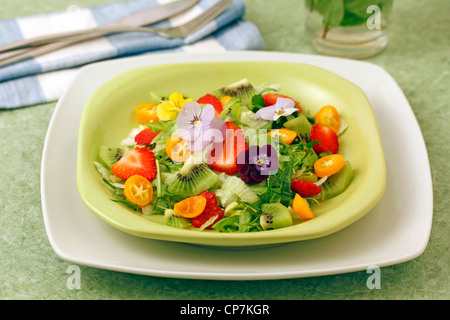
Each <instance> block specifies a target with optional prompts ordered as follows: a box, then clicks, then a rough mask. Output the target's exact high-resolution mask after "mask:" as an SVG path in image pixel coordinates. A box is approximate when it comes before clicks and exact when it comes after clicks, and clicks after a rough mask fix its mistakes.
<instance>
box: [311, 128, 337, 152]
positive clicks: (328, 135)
mask: <svg viewBox="0 0 450 320" xmlns="http://www.w3.org/2000/svg"><path fill="white" fill-rule="evenodd" d="M311 141H320V142H319V143H316V144H315V145H313V149H314V151H316V152H317V153H318V154H321V153H323V152H324V153H327V152H328V151H330V152H331V153H332V154H335V153H337V152H338V149H339V141H338V136H337V134H336V132H334V131H333V130H331V129H330V128H327V127H324V126H321V125H317V124H315V125H313V126H312V128H311Z"/></svg>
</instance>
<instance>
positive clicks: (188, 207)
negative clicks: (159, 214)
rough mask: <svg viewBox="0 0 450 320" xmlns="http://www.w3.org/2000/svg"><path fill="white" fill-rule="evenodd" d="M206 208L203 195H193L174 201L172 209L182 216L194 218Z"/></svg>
mask: <svg viewBox="0 0 450 320" xmlns="http://www.w3.org/2000/svg"><path fill="white" fill-rule="evenodd" d="M205 208H206V198H205V197H204V196H194V197H189V198H187V199H184V200H181V201H180V202H177V203H175V205H174V207H173V210H174V211H175V213H176V214H177V215H179V216H180V217H183V218H195V217H197V216H199V215H200V214H202V212H203V211H204V210H205Z"/></svg>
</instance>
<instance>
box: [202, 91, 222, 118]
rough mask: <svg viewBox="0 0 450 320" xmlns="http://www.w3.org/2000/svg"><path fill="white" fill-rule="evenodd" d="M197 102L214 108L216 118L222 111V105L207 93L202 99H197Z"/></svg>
mask: <svg viewBox="0 0 450 320" xmlns="http://www.w3.org/2000/svg"><path fill="white" fill-rule="evenodd" d="M197 102H198V103H200V104H210V105H212V106H213V107H214V110H216V116H218V115H219V114H220V113H221V112H222V111H223V107H222V103H221V102H220V100H219V99H218V98H217V97H216V96H213V95H212V94H209V93H208V94H206V95H204V96H203V97H201V98H200V99H198V100H197Z"/></svg>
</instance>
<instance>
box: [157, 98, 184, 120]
mask: <svg viewBox="0 0 450 320" xmlns="http://www.w3.org/2000/svg"><path fill="white" fill-rule="evenodd" d="M188 101H192V99H185V98H183V96H182V95H181V94H180V93H178V92H175V93H172V94H171V95H170V97H169V100H163V101H161V103H160V104H159V105H158V107H157V108H156V114H157V116H158V118H159V119H160V120H161V121H167V120H175V119H176V118H177V116H178V113H179V112H180V111H181V108H183V105H184V104H185V103H186V102H188Z"/></svg>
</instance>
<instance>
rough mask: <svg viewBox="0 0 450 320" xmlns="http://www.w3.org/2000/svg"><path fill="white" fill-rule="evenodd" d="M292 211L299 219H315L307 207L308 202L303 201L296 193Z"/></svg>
mask: <svg viewBox="0 0 450 320" xmlns="http://www.w3.org/2000/svg"><path fill="white" fill-rule="evenodd" d="M292 209H293V210H294V212H295V213H296V214H297V215H298V216H299V217H300V218H302V219H304V220H310V219H314V218H315V215H314V213H313V212H312V210H311V208H310V207H309V204H308V201H306V200H305V199H303V198H302V197H301V196H300V195H299V194H298V193H297V194H296V195H295V197H294V202H293V203H292Z"/></svg>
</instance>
